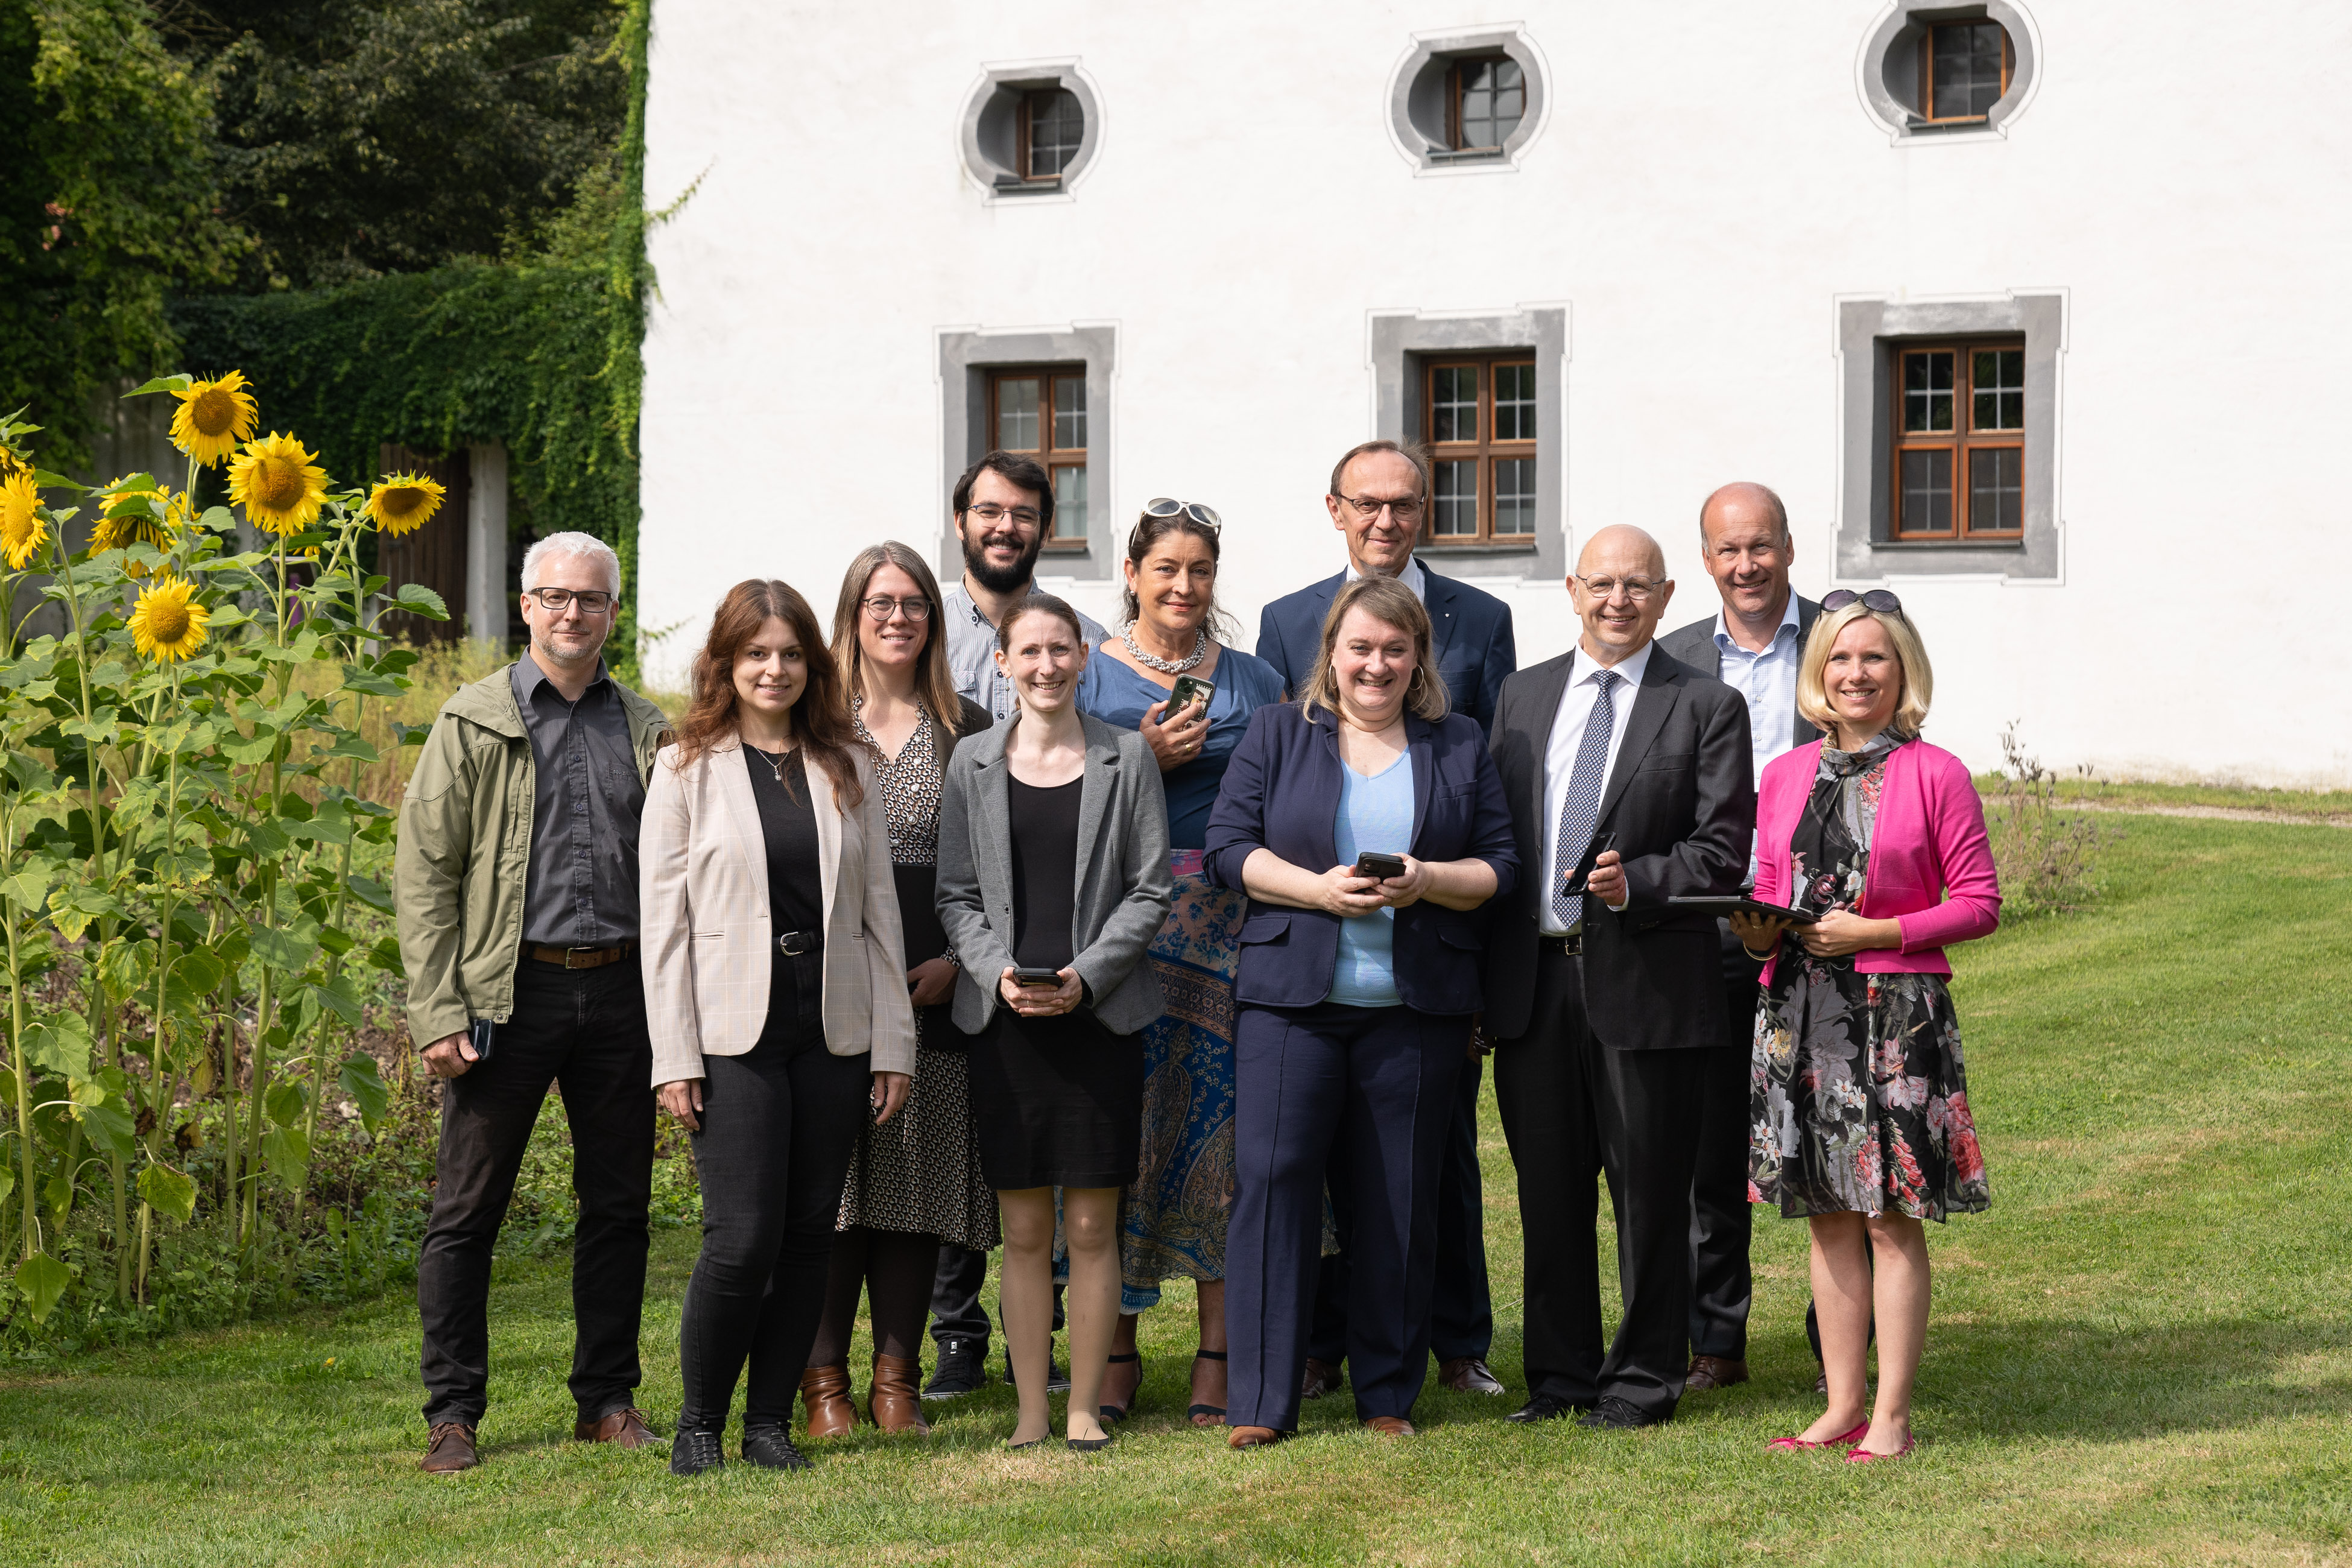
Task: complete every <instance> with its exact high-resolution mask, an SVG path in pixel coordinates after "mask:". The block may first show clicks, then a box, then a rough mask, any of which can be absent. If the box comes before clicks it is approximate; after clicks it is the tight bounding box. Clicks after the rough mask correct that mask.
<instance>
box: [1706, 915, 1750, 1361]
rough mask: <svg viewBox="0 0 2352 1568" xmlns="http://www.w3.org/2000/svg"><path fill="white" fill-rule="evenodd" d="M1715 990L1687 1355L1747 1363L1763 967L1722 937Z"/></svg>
mask: <svg viewBox="0 0 2352 1568" xmlns="http://www.w3.org/2000/svg"><path fill="white" fill-rule="evenodd" d="M1723 941H1724V950H1723V991H1724V995H1725V997H1726V999H1727V1003H1726V1007H1727V1010H1726V1013H1725V1019H1724V1021H1725V1023H1726V1025H1727V1026H1728V1029H1729V1034H1728V1036H1727V1038H1728V1040H1729V1042H1730V1043H1729V1044H1727V1045H1725V1046H1722V1047H1716V1048H1713V1049H1708V1050H1706V1051H1702V1052H1701V1053H1700V1055H1701V1057H1702V1058H1703V1060H1702V1063H1701V1066H1700V1068H1699V1074H1700V1084H1699V1096H1698V1163H1697V1167H1696V1170H1695V1171H1694V1172H1693V1173H1692V1176H1691V1229H1690V1267H1691V1313H1690V1342H1691V1353H1692V1354H1693V1355H1715V1356H1722V1357H1725V1358H1726V1359H1727V1360H1730V1361H1745V1360H1746V1359H1747V1358H1748V1301H1749V1300H1750V1299H1751V1298H1752V1297H1753V1296H1754V1295H1755V1291H1756V1286H1755V1279H1754V1277H1753V1275H1752V1274H1751V1273H1750V1272H1749V1270H1748V1232H1749V1228H1750V1224H1751V1213H1750V1210H1749V1208H1748V1060H1749V1056H1750V1054H1751V1051H1752V1049H1753V1045H1754V1040H1755V1035H1756V998H1757V995H1758V994H1759V986H1758V985H1757V983H1756V980H1757V976H1758V975H1759V974H1761V973H1763V972H1764V966H1763V965H1762V964H1760V963H1757V962H1756V961H1755V960H1754V959H1752V958H1749V957H1748V955H1747V954H1746V953H1745V952H1741V951H1740V950H1739V943H1738V941H1737V940H1736V939H1734V938H1733V937H1731V936H1730V935H1729V934H1728V932H1727V933H1726V934H1725V936H1724V939H1723Z"/></svg>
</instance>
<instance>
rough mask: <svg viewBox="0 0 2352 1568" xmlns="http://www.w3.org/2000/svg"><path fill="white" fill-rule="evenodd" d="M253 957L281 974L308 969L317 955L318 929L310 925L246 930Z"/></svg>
mask: <svg viewBox="0 0 2352 1568" xmlns="http://www.w3.org/2000/svg"><path fill="white" fill-rule="evenodd" d="M247 940H249V941H250V942H252V944H253V956H254V957H256V958H257V959H259V960H261V962H262V963H266V964H268V965H269V967H270V968H272V969H275V970H277V971H278V973H281V974H294V973H300V972H301V971H302V970H305V969H307V968H309V967H310V956H311V954H313V953H315V952H318V951H319V928H318V926H317V925H316V924H314V923H312V922H310V921H297V922H296V923H295V924H293V925H291V926H248V927H247Z"/></svg>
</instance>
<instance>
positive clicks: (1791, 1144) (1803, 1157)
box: [1748, 735, 1992, 1221]
mask: <svg viewBox="0 0 2352 1568" xmlns="http://www.w3.org/2000/svg"><path fill="white" fill-rule="evenodd" d="M1906 739H1908V737H1906V736H1900V735H1886V736H1883V737H1881V739H1880V741H1879V742H1876V743H1874V744H1873V745H1871V746H1870V747H1868V748H1866V749H1865V750H1864V751H1861V752H1839V751H1834V750H1832V749H1831V748H1829V747H1828V746H1826V745H1825V746H1823V747H1822V765H1821V772H1820V773H1819V774H1817V775H1816V777H1815V779H1814V782H1813V791H1812V795H1811V798H1810V799H1809V800H1808V801H1807V802H1806V804H1805V814H1804V816H1802V817H1801V819H1800V820H1799V822H1798V825H1797V828H1796V831H1795V832H1794V833H1793V834H1792V835H1791V836H1790V844H1789V849H1790V887H1791V888H1792V889H1794V891H1793V892H1792V894H1791V896H1790V907H1792V908H1801V909H1808V910H1832V909H1853V908H1854V907H1855V906H1857V905H1859V904H1860V903H1861V901H1862V889H1863V886H1864V878H1865V877H1866V876H1867V875H1868V873H1869V869H1870V838H1871V830H1872V828H1873V827H1874V826H1875V824H1876V821H1877V816H1878V797H1879V792H1880V790H1881V789H1882V788H1883V787H1884V785H1885V780H1886V759H1887V757H1888V756H1889V755H1891V754H1892V753H1893V752H1894V751H1895V747H1896V746H1898V745H1900V744H1902V742H1904V741H1905V740H1906ZM1750 1083H1751V1089H1750V1116H1749V1123H1750V1134H1749V1141H1748V1179H1749V1181H1750V1182H1751V1183H1752V1184H1753V1185H1754V1187H1755V1195H1756V1198H1757V1201H1758V1202H1760V1203H1778V1204H1779V1205H1780V1212H1781V1214H1783V1215H1789V1216H1791V1217H1793V1216H1795V1215H1816V1214H1867V1215H1875V1214H1889V1213H1893V1214H1902V1215H1910V1216H1911V1217H1912V1218H1914V1219H1932V1220H1938V1221H1940V1220H1942V1219H1943V1218H1944V1217H1945V1216H1946V1215H1949V1214H1973V1213H1976V1212H1977V1211H1979V1210H1981V1209H1983V1208H1985V1207H1987V1206H1988V1205H1990V1203H1991V1201H1992V1199H1991V1194H1990V1191H1989V1190H1988V1189H1987V1187H1986V1184H1985V1167H1984V1155H1983V1152H1981V1151H1980V1150H1979V1147H1978V1145H1977V1130H1976V1122H1975V1121H1974V1120H1973V1119H1972V1118H1971V1117H1970V1116H1969V1090H1968V1078H1967V1073H1966V1071H1965V1068H1964V1066H1963V1064H1962V1061H1961V1056H1960V1027H1959V1020H1958V1017H1957V1016H1955V1015H1954V1013H1953V1011H1952V998H1951V994H1950V992H1949V991H1948V989H1947V987H1946V985H1945V983H1944V977H1943V976H1942V975H1940V974H1864V973H1858V972H1856V970H1855V969H1854V965H1853V958H1852V957H1850V956H1849V957H1845V958H1815V957H1813V956H1812V955H1811V953H1808V952H1805V951H1804V949H1803V947H1802V946H1801V945H1800V944H1799V943H1798V942H1796V941H1795V940H1794V939H1793V937H1792V938H1790V939H1789V940H1787V941H1784V942H1782V943H1781V947H1780V963H1777V964H1776V965H1774V966H1773V972H1772V983H1771V984H1769V986H1767V987H1766V988H1765V992H1764V994H1763V996H1762V997H1761V998H1760V999H1759V1002H1758V1003H1757V1008H1756V1040H1755V1051H1754V1056H1753V1058H1752V1062H1751V1078H1750Z"/></svg>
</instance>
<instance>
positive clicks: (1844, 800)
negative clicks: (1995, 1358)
mask: <svg viewBox="0 0 2352 1568" xmlns="http://www.w3.org/2000/svg"><path fill="white" fill-rule="evenodd" d="M1934 682H1935V677H1934V674H1933V672H1932V671H1931V670H1930V669H1929V668H1928V664H1927V648H1926V647H1925V646H1923V645H1922V644H1921V642H1920V640H1919V634H1918V632H1917V630H1916V628H1915V627H1914V626H1912V625H1911V622H1910V620H1909V618H1908V617H1906V616H1905V615H1904V614H1903V605H1902V602H1901V601H1900V600H1898V599H1897V598H1895V595H1892V594H1889V593H1885V592H1884V591H1880V590H1874V591H1873V592H1871V593H1868V594H1864V595H1856V594H1853V593H1852V592H1849V591H1845V590H1841V591H1839V592H1837V593H1833V594H1831V595H1827V596H1826V597H1824V598H1823V599H1822V613H1821V616H1819V618H1818V619H1816V620H1815V621H1814V623H1813V629H1812V633H1811V636H1810V637H1808V638H1807V639H1806V642H1805V655H1804V660H1803V662H1802V663H1801V665H1800V666H1799V667H1798V670H1797V708H1798V710H1799V711H1800V712H1801V713H1802V714H1803V715H1804V716H1805V717H1806V718H1807V719H1808V720H1811V721H1812V722H1813V723H1815V724H1817V725H1819V726H1820V727H1821V728H1822V730H1823V731H1826V732H1827V735H1828V739H1826V740H1823V741H1816V742H1812V743H1811V745H1806V746H1800V747H1798V748H1797V749H1796V750H1795V751H1793V752H1786V753H1784V754H1783V755H1781V756H1779V757H1776V758H1774V759H1773V760H1772V762H1771V763H1769V764H1768V765H1767V766H1766V768H1765V769H1764V777H1763V779H1762V780H1761V781H1760V784H1759V788H1758V792H1757V810H1756V892H1755V896H1756V898H1757V899H1758V900H1760V901H1762V902H1765V903H1769V904H1777V905H1780V906H1782V907H1784V908H1789V909H1793V910H1803V911H1805V912H1807V913H1809V914H1811V915H1813V916H1814V917H1815V919H1814V920H1813V921H1811V922H1810V923H1792V922H1790V921H1781V920H1777V919H1773V918H1769V917H1766V916H1758V915H1748V914H1735V915H1733V916H1732V917H1731V918H1730V920H1731V931H1732V934H1733V935H1734V936H1737V937H1738V939H1739V942H1740V944H1741V945H1742V946H1743V947H1745V948H1746V949H1747V950H1748V954H1749V955H1750V956H1751V957H1754V958H1757V959H1761V960H1767V961H1768V962H1766V963H1765V967H1764V974H1763V986H1764V992H1763V995H1762V996H1761V998H1760V999H1759V1002H1758V1004H1757V1014H1756V1045H1755V1059H1754V1067H1753V1078H1752V1081H1753V1084H1754V1089H1753V1091H1752V1093H1753V1099H1752V1101H1751V1105H1750V1110H1749V1118H1748V1120H1749V1125H1750V1127H1751V1129H1752V1132H1751V1136H1750V1144H1749V1151H1748V1173H1749V1178H1750V1180H1751V1181H1752V1182H1753V1184H1754V1185H1755V1188H1756V1192H1757V1194H1758V1198H1759V1202H1764V1203H1778V1204H1779V1205H1780V1212H1781V1213H1782V1214H1783V1215H1789V1216H1790V1217H1794V1216H1796V1215H1804V1216H1806V1218H1807V1220H1808V1222H1809V1223H1810V1225H1811V1228H1812V1284H1813V1300H1814V1302H1815V1304H1816V1306H1817V1307H1818V1309H1819V1312H1820V1317H1821V1330H1822V1370H1823V1373H1824V1374H1825V1376H1826V1378H1827V1380H1828V1389H1829V1407H1828V1408H1827V1409H1826V1410H1824V1411H1823V1412H1822V1416H1821V1418H1820V1419H1819V1420H1817V1421H1815V1422H1814V1423H1813V1424H1812V1425H1811V1426H1808V1427H1806V1428H1805V1429H1804V1430H1803V1431H1802V1432H1800V1433H1797V1434H1795V1435H1794V1436H1788V1437H1777V1438H1775V1439H1773V1441H1772V1444H1771V1447H1774V1448H1777V1449H1780V1450H1783V1451H1795V1450H1802V1449H1813V1448H1828V1447H1838V1448H1843V1449H1845V1450H1846V1455H1845V1457H1846V1459H1847V1461H1848V1462H1849V1463H1863V1462H1866V1461H1869V1460H1873V1459H1891V1458H1901V1457H1902V1456H1903V1455H1905V1454H1907V1453H1909V1452H1910V1451H1911V1447H1912V1442H1913V1438H1912V1433H1911V1390H1912V1384H1913V1382H1914V1380H1915V1379H1916V1377H1917V1375H1918V1371H1919V1357H1920V1352H1921V1351H1922V1350H1923V1349H1924V1348H1925V1346H1926V1343H1927V1300H1928V1280H1927V1229H1926V1226H1924V1225H1923V1224H1922V1223H1921V1222H1922V1221H1925V1220H1930V1219H1932V1220H1936V1221H1937V1222H1938V1223H1940V1222H1941V1221H1942V1220H1943V1219H1944V1218H1945V1216H1946V1215H1950V1214H1972V1213H1975V1212H1977V1211H1979V1210H1980V1209H1983V1208H1984V1207H1985V1206H1986V1205H1988V1204H1989V1203H1990V1201H1991V1199H1990V1194H1989V1193H1988V1192H1987V1189H1986V1185H1985V1169H1984V1155H1983V1153H1982V1152H1980V1151H1979V1148H1978V1145H1977V1132H1976V1121H1975V1119H1974V1117H1973V1116H1972V1115H1971V1114H1970V1112H1969V1094H1968V1079H1967V1075H1966V1073H1965V1071H1964V1068H1963V1066H1962V1062H1961V1054H1960V1031H1959V1020H1958V1016H1956V1015H1955V1014H1954V1013H1953V1010H1952V998H1951V994H1950V992H1949V991H1948V989H1947V987H1946V984H1945V982H1946V979H1947V978H1948V976H1949V975H1950V974H1951V973H1952V966H1951V963H1949V961H1948V960H1947V959H1946V958H1945V956H1944V950H1945V949H1946V948H1947V947H1948V946H1950V945H1951V944H1953V943H1954V942H1967V941H1969V940H1971V939H1972V938H1976V937H1980V936H1987V935H1990V933H1991V932H1992V931H1993V928H1994V927H1995V926H1997V925H1998V924H2000V883H1999V881H1998V880H1997V879H1996V878H1995V876H1994V872H1993V859H1992V847H1991V843H1990V840H1989V839H1988V838H1987V837H1986V835H1985V825H1984V806H1983V805H1982V803H1981V802H1979V800H1978V798H1977V792H1976V786H1975V784H1973V783H1972V782H1971V781H1970V779H1969V770H1968V768H1967V766H1966V765H1965V764H1963V763H1961V761H1960V760H1959V759H1958V757H1956V756H1954V755H1952V753H1951V752H1946V751H1942V750H1939V749H1938V748H1937V747H1934V746H1931V745H1929V744H1927V742H1925V741H1922V740H1920V739H1919V738H1918V736H1919V726H1920V724H1921V722H1922V721H1925V720H1926V718H1927V704H1928V700H1929V699H1930V697H1931V696H1932V694H1933V690H1934ZM1874 1321H1875V1323H1876V1329H1877V1337H1878V1393H1877V1397H1876V1400H1875V1403H1873V1402H1872V1400H1871V1395H1870V1381H1869V1367H1868V1354H1869V1348H1870V1339H1871V1331H1872V1325H1873V1322H1874Z"/></svg>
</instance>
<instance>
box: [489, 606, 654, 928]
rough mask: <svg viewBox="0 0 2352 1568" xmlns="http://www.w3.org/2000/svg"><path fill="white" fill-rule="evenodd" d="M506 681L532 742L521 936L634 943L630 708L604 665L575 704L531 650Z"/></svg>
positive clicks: (635, 803)
mask: <svg viewBox="0 0 2352 1568" xmlns="http://www.w3.org/2000/svg"><path fill="white" fill-rule="evenodd" d="M509 679H510V680H511V682H512V684H513V687H514V696H515V706H516V707H517V708H519V709H520V710H522V727H523V731H524V732H525V733H526V734H528V735H529V736H530V760H531V786H530V795H531V801H530V869H529V870H528V871H527V872H526V873H525V875H524V878H523V891H522V939H523V941H525V942H538V943H541V944H542V945H545V946H548V947H616V946H618V945H619V944H621V943H622V942H635V940H636V937H637V822H638V819H639V818H640V817H641V816H644V814H645V809H646V784H645V780H644V779H643V778H641V777H639V776H638V773H637V753H636V750H635V747H633V746H632V745H631V744H630V743H629V710H627V709H626V708H625V707H624V706H623V705H622V703H621V694H620V692H619V691H618V690H617V689H614V685H613V679H612V677H611V676H610V675H609V674H607V673H606V672H605V669H604V666H603V665H601V664H599V665H598V666H597V667H596V679H593V680H592V681H590V682H589V683H588V689H586V690H585V691H583V692H582V693H581V694H580V700H579V701H577V702H566V701H565V700H563V693H562V692H561V691H558V690H557V689H555V683H554V682H553V681H551V680H550V679H547V673H546V671H544V670H542V669H541V668H539V664H538V662H537V661H536V660H535V659H533V658H531V656H530V651H529V650H528V649H526V650H525V651H524V653H523V656H522V657H521V658H518V659H516V660H515V662H514V670H513V673H512V675H511V676H510V678H509Z"/></svg>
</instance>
